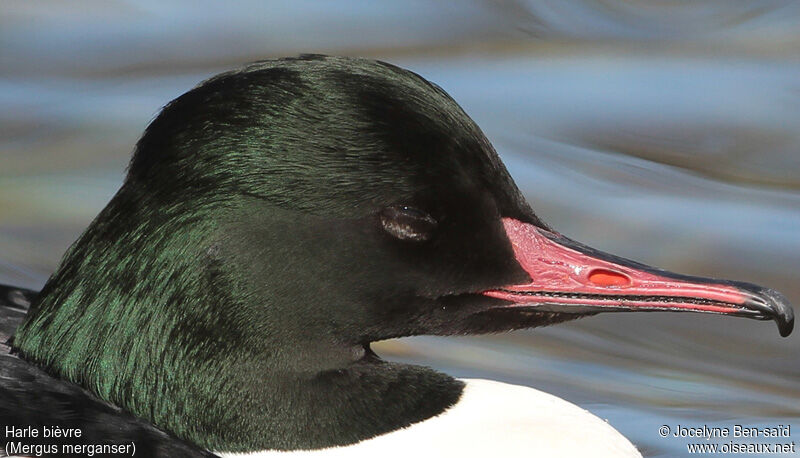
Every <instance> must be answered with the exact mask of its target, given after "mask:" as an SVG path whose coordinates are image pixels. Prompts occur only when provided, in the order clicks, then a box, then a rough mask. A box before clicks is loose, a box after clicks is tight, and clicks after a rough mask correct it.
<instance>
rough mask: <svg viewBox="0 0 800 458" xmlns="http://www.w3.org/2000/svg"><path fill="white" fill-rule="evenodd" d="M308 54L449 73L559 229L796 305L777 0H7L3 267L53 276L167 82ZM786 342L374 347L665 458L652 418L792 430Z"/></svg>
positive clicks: (759, 331)
mask: <svg viewBox="0 0 800 458" xmlns="http://www.w3.org/2000/svg"><path fill="white" fill-rule="evenodd" d="M300 52H322V53H328V54H343V55H358V56H367V57H375V58H380V59H384V60H388V61H390V62H393V63H395V64H398V65H401V66H403V67H406V68H410V69H412V70H414V71H416V72H418V73H420V74H422V75H423V76H425V77H426V78H428V79H430V80H432V81H434V82H436V83H437V84H439V85H440V86H442V87H443V88H444V89H445V90H447V91H448V92H449V93H450V94H451V95H453V97H454V98H455V99H456V100H457V101H459V103H461V104H462V106H463V107H464V108H465V109H466V111H467V112H468V113H469V114H470V115H471V116H473V117H474V118H475V120H476V121H477V122H478V123H479V125H481V126H482V128H483V129H484V131H485V132H486V134H487V136H488V137H489V138H490V139H491V140H492V142H493V143H494V145H495V146H496V147H497V149H498V151H499V152H500V154H501V156H502V157H503V159H504V160H505V162H506V164H507V165H508V167H509V169H510V171H511V173H512V175H513V176H514V177H515V179H516V180H517V183H518V184H519V185H520V187H521V188H522V189H523V191H524V192H525V193H526V195H527V197H528V199H529V200H530V201H531V203H532V204H533V206H534V209H535V210H536V211H537V213H538V214H539V215H540V216H541V217H542V218H543V219H544V220H545V221H547V222H548V223H550V224H551V225H552V226H553V227H555V228H557V229H558V230H559V231H561V232H562V233H564V234H567V235H569V236H570V237H572V238H575V239H578V240H581V241H583V242H585V243H587V244H589V245H592V246H595V247H597V248H600V249H602V250H604V251H610V252H614V253H616V254H619V255H622V256H626V257H630V258H634V259H637V260H640V261H643V262H646V263H648V264H653V265H658V266H661V267H664V268H668V269H670V270H676V271H681V272H686V273H691V274H697V275H705V276H717V277H727V278H738V279H744V280H749V281H752V282H757V283H761V284H764V285H766V286H770V287H773V288H777V289H779V290H781V291H783V292H784V293H785V294H786V295H787V296H788V297H789V298H790V299H791V300H793V302H794V303H795V304H800V281H798V272H800V3H798V2H793V1H788V0H787V1H778V0H775V1H767V0H764V1H754V0H749V1H744V0H743V1H736V0H718V1H712V0H705V1H703V0H697V1H693V2H685V1H679V0H648V1H645V0H636V1H622V0H616V1H615V0H564V1H559V2H549V1H543V0H542V1H535V0H529V1H511V0H495V1H463V2H429V1H421V0H412V1H408V0H406V1H397V2H356V1H342V2H314V1H310V0H306V1H293V2H262V1H255V0H252V1H242V2H227V3H225V2H210V1H192V2H188V1H186V2H161V1H158V2H156V1H122V0H118V1H102V2H101V1H96V0H82V1H78V2H56V1H39V2H28V1H24V0H5V1H4V2H3V4H2V6H0V106H2V110H0V282H4V283H15V284H19V285H23V286H28V287H33V288H38V287H40V286H41V285H42V284H43V283H44V281H45V280H46V278H47V276H48V275H49V273H50V272H52V271H53V269H54V268H55V266H56V265H57V263H58V260H59V258H60V256H61V254H62V253H63V252H64V250H65V249H66V248H67V246H68V245H69V244H70V243H71V242H72V241H73V240H74V239H75V238H76V237H77V236H78V235H79V234H80V232H81V231H82V230H83V228H84V227H85V226H86V225H87V224H88V223H89V221H91V219H92V218H93V217H94V215H95V214H96V213H97V212H98V211H99V210H100V209H101V208H102V207H103V205H104V204H105V202H106V201H107V200H108V199H109V198H110V197H111V195H113V193H114V192H115V191H116V189H117V187H118V186H119V184H120V182H121V180H122V177H123V172H124V167H125V165H126V162H127V160H128V156H129V154H130V151H131V149H132V147H133V144H134V143H135V141H136V139H137V137H138V135H139V134H140V133H141V131H142V130H143V128H144V127H145V126H146V124H147V123H148V122H149V120H150V119H152V117H153V116H154V115H155V114H156V113H157V112H158V110H159V108H160V107H161V106H163V105H164V104H165V103H166V102H167V101H169V100H170V99H172V98H174V97H176V96H178V95H179V94H181V93H183V92H185V91H186V90H188V89H189V88H191V87H192V86H193V85H195V84H196V83H197V82H199V81H200V80H202V79H204V78H206V77H208V76H211V75H213V74H214V73H217V72H219V71H222V70H225V69H228V68H230V67H233V66H237V65H240V64H242V63H244V62H247V61H251V60H256V59H260V58H265V57H271V56H282V55H293V54H297V53H300ZM798 343H800V337H798V335H797V334H796V335H793V336H792V337H790V338H788V339H780V338H779V337H778V334H777V331H776V329H775V328H774V326H773V325H772V324H770V323H759V322H754V321H749V320H737V319H724V318H719V317H707V316H697V315H685V314H638V315H637V314H630V315H626V314H610V315H606V316H599V317H593V318H589V319H586V320H580V321H578V322H574V323H568V324H564V325H560V326H557V327H553V328H545V329H539V330H532V331H527V332H517V333H512V334H507V335H501V336H485V337H470V338H447V339H441V338H429V337H424V338H414V339H403V340H399V341H393V342H386V343H381V344H378V345H376V348H377V349H378V352H379V353H380V354H383V355H385V356H386V357H389V358H392V359H397V360H404V361H412V362H416V363H421V364H427V365H431V366H434V367H437V368H440V369H442V370H445V371H447V372H449V373H451V374H454V375H458V376H464V377H486V378H492V379H497V380H504V381H509V382H512V383H518V384H524V385H530V386H534V387H537V388H540V389H543V390H545V391H548V392H551V393H554V394H556V395H558V396H560V397H563V398H565V399H568V400H570V401H573V402H576V403H578V404H580V405H582V406H584V407H586V408H588V409H590V410H592V411H593V412H595V413H597V414H598V415H600V416H602V417H603V418H607V419H608V420H609V421H610V422H611V424H612V425H614V426H615V427H616V428H618V429H619V430H620V431H622V433H623V434H625V435H626V436H628V437H629V438H631V440H632V441H633V442H634V443H636V444H637V445H638V446H639V447H640V448H641V449H642V450H643V451H644V452H645V453H646V454H647V455H654V456H680V455H685V454H686V448H685V443H686V442H685V441H683V440H679V439H674V438H667V439H663V438H660V437H659V436H658V434H657V428H658V427H659V426H660V425H663V424H667V425H675V424H683V425H689V426H702V425H703V424H706V425H709V426H730V425H733V424H737V423H738V424H744V425H748V426H762V427H763V426H770V425H773V426H774V425H778V424H792V425H793V426H796V428H797V431H796V432H794V433H793V434H794V435H795V436H796V435H800V422H798V419H800V385H799V384H798V381H800V354H799V353H798V352H797V350H796V349H797V348H798ZM796 439H797V438H796V437H793V438H792V440H796ZM762 440H763V439H762Z"/></svg>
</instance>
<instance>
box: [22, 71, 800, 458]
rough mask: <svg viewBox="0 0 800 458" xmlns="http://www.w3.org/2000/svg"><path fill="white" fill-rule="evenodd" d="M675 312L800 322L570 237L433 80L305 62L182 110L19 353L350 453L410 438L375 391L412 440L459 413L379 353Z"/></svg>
mask: <svg viewBox="0 0 800 458" xmlns="http://www.w3.org/2000/svg"><path fill="white" fill-rule="evenodd" d="M554 192H557V190H554ZM661 310H664V311H693V312H701V313H717V314H725V315H732V316H743V317H749V318H756V319H770V320H774V321H776V322H777V323H778V327H779V330H780V333H781V335H784V336H785V335H788V334H789V332H791V329H792V324H793V317H792V310H791V308H790V307H789V305H788V304H787V302H786V300H785V298H783V297H782V296H781V295H780V294H779V293H777V292H775V291H772V290H769V289H765V288H761V287H758V286H755V285H751V284H746V283H740V282H731V281H720V280H710V279H703V278H697V277H688V276H683V275H677V274H672V273H668V272H665V271H661V270H657V269H653V268H650V267H647V266H644V265H641V264H638V263H635V262H633V261H628V260H625V259H622V258H618V257H615V256H612V255H608V254H605V253H602V252H599V251H596V250H593V249H591V248H588V247H586V246H583V245H581V244H579V243H576V242H573V241H571V240H569V239H567V238H566V237H564V236H562V235H559V234H558V233H556V232H554V231H553V230H552V229H550V228H548V227H547V226H546V225H545V224H544V223H543V222H542V221H540V220H539V218H538V217H537V216H536V215H535V214H534V212H533V210H532V209H531V207H530V206H529V205H528V203H527V202H526V201H525V199H524V198H523V197H522V195H521V193H520V191H519V190H518V189H517V187H516V185H515V184H514V182H513V180H512V179H511V177H510V176H509V174H508V172H507V171H506V169H505V167H504V166H503V164H502V162H501V161H500V159H499V158H498V156H497V154H496V152H495V151H494V149H493V147H492V145H491V144H490V143H489V141H488V140H487V139H486V137H485V136H484V135H483V133H482V132H481V131H480V129H479V128H478V126H477V125H476V124H475V123H474V122H473V121H472V120H471V119H470V118H469V117H468V116H467V115H466V114H465V113H464V112H463V110H462V109H461V108H460V107H459V106H458V105H457V104H456V103H455V102H454V101H453V100H452V99H451V98H450V97H449V96H448V95H447V94H446V93H445V92H444V91H443V90H442V89H441V88H439V87H438V86H436V85H434V84H432V83H430V82H428V81H426V80H424V79H423V78H421V77H419V76H418V75H416V74H414V73H411V72H409V71H406V70H402V69H400V68H397V67H395V66H392V65H389V64H385V63H382V62H375V61H370V60H364V59H350V58H333V57H323V56H303V57H300V58H294V59H279V60H270V61H265V62H259V63H255V64H253V65H250V66H248V67H245V68H243V69H240V70H237V71H233V72H230V73H225V74H221V75H219V76H216V77H214V78H212V79H210V80H208V81H206V82H204V83H203V84H201V85H200V86H198V87H196V88H194V89H193V90H191V91H189V92H187V93H186V94H184V95H182V96H180V97H178V98H177V99H175V100H174V101H172V102H171V103H170V104H168V105H167V106H166V107H165V108H164V110H163V111H162V112H161V114H160V115H159V116H158V117H157V118H156V119H155V120H154V121H153V122H152V123H151V125H150V126H149V127H148V128H147V130H146V131H145V133H144V135H143V137H142V138H141V140H140V141H139V143H138V144H137V147H136V150H135V153H134V157H133V159H132V161H131V164H130V168H129V171H128V175H127V178H126V180H125V182H124V184H123V186H122V188H121V189H120V190H119V192H118V193H117V195H116V196H115V197H114V198H113V200H112V201H111V202H110V203H109V204H108V206H107V207H106V208H105V209H104V210H103V211H102V212H101V213H100V215H99V216H98V217H97V219H95V221H94V222H92V224H91V226H90V227H89V228H88V229H87V231H86V232H85V233H84V234H83V235H82V236H81V238H80V239H79V240H78V241H77V242H76V243H75V244H74V245H73V246H72V247H71V248H70V250H69V252H68V253H67V255H66V256H65V258H64V260H63V261H62V263H61V266H60V267H59V269H58V271H57V272H56V273H55V274H54V275H53V276H52V277H51V279H50V280H49V281H48V283H47V285H46V286H45V288H44V290H43V291H42V293H41V295H40V298H39V299H38V300H37V302H36V303H35V304H34V306H33V308H32V310H31V312H30V314H29V316H28V318H27V319H26V322H25V323H24V324H23V326H22V327H21V328H20V329H19V331H18V333H17V335H16V337H15V342H14V345H15V347H16V348H17V349H18V350H19V351H20V353H21V354H22V355H23V356H24V357H25V358H27V359H29V360H32V361H34V362H37V363H39V364H41V365H44V366H45V367H47V368H48V369H49V370H50V371H51V372H53V373H55V374H58V375H59V376H61V377H63V378H66V379H68V380H72V381H75V382H77V383H79V384H81V385H83V386H85V387H87V388H89V389H91V390H92V391H94V392H95V393H97V394H98V395H99V396H100V397H102V398H103V399H106V400H109V401H111V402H114V403H116V404H118V405H121V406H123V407H124V408H126V409H128V410H130V411H131V412H133V413H134V414H136V415H138V416H141V417H144V418H147V419H149V420H150V421H152V422H154V423H155V424H156V425H159V426H161V427H162V428H164V429H167V430H169V431H171V432H173V433H174V434H176V435H178V436H179V437H183V438H187V439H189V440H192V441H194V442H196V443H199V444H201V445H204V446H207V447H209V448H216V449H228V450H249V449H253V448H254V447H256V448H257V447H262V448H269V447H275V448H303V447H316V446H324V445H336V444H337V441H338V442H341V438H342V437H343V434H342V433H341V432H339V433H337V434H336V435H334V434H333V433H331V432H326V431H328V430H331V431H339V430H342V431H346V433H347V434H344V436H345V439H344V442H347V441H350V442H352V441H355V440H359V439H363V438H364V437H369V435H374V434H379V433H380V432H382V431H386V430H389V429H390V428H393V427H395V426H396V424H395V423H392V422H391V421H390V422H389V423H385V420H383V418H384V417H387V416H389V415H384V416H383V417H381V418H377V419H376V418H372V417H369V414H368V413H364V412H361V411H360V410H359V409H360V407H359V405H360V404H359V403H363V404H364V405H366V406H369V405H370V404H369V400H370V399H372V398H371V397H370V396H372V397H375V399H379V398H380V399H384V404H387V402H388V404H389V406H390V407H388V408H389V410H390V412H391V414H392V415H394V416H395V417H396V418H397V419H399V420H398V421H399V422H401V423H403V422H404V423H405V424H408V423H409V422H411V421H416V420H418V419H420V418H426V416H430V415H432V414H435V413H436V412H440V411H441V410H442V409H443V408H445V407H446V406H447V405H449V404H450V403H452V402H454V398H453V396H451V395H450V394H449V393H451V391H452V388H453V387H455V386H457V383H456V382H454V381H452V379H450V378H448V377H446V376H441V377H439V375H433V374H435V373H433V371H430V370H423V369H421V368H416V369H409V368H408V367H407V366H403V368H402V370H400V369H398V368H399V367H400V366H398V365H389V364H386V363H383V362H381V361H380V360H379V359H377V357H376V356H375V355H374V354H373V353H372V352H371V351H370V350H369V344H370V342H373V341H376V340H382V339H388V338H393V337H399V336H409V335H419V334H434V335H451V334H474V333H486V332H498V331H505V330H511V329H520V328H528V327H535V326H542V325H548V324H553V323H558V322H562V321H566V320H570V319H575V318H578V317H581V316H586V315H593V314H596V313H599V312H605V311H661ZM362 366H363V367H362ZM412 367H413V366H412ZM378 368H381V369H380V370H379V369H378ZM384 369H385V370H387V371H388V370H389V369H391V371H395V372H396V373H397V374H401V373H402V374H404V375H403V377H406V378H403V379H402V380H404V381H405V382H404V383H405V384H406V385H408V384H411V385H414V384H416V386H415V387H414V390H422V389H423V388H424V389H426V390H428V391H426V393H428V394H427V395H426V396H427V397H425V399H426V402H428V403H429V405H428V404H425V405H424V406H423V404H419V403H418V404H417V405H416V407H413V408H412V406H410V405H409V404H410V401H408V400H410V399H417V398H415V397H414V396H415V395H412V394H409V393H411V392H412V391H413V390H412V388H409V387H403V386H404V385H403V384H402V383H400V384H399V385H396V386H395V385H393V388H391V389H390V388H388V387H387V386H384V385H381V383H383V382H385V381H386V380H390V379H391V380H396V378H391V377H394V376H390V375H388V373H386V374H384V372H381V371H384ZM403 371H406V372H403ZM342 374H346V375H342ZM365 374H366V375H365ZM393 374H394V372H393ZM397 374H395V375H397ZM409 374H412V375H413V376H412V375H409ZM214 377H218V378H219V380H216V379H213V378H214ZM337 377H345V379H344V381H343V380H340V379H339V378H337ZM371 377H372V378H371ZM398 377H399V376H398ZM437 377H439V378H437ZM359 381H360V382H359ZM366 381H369V383H370V384H371V386H373V388H374V389H373V388H370V387H366V388H364V390H366V391H365V392H362V391H358V393H359V394H358V396H350V395H347V396H345V395H343V396H344V397H341V398H336V399H337V400H336V401H332V402H334V403H335V406H331V407H330V409H331V411H332V412H331V413H330V415H331V416H330V418H329V419H328V420H329V421H327V423H325V426H323V427H320V429H319V430H318V431H314V432H312V433H308V434H306V436H305V439H295V438H293V437H291V436H292V435H291V434H289V433H287V432H286V431H284V430H283V429H282V428H290V429H291V428H295V429H298V428H299V429H302V425H303V424H307V422H309V421H311V420H309V419H308V418H306V419H300V420H297V419H292V418H288V419H287V416H289V415H288V414H287V413H286V412H285V411H284V410H285V409H284V407H285V403H286V402H291V403H294V405H297V404H302V403H304V402H309V403H311V402H313V403H316V405H317V406H319V411H320V412H322V413H324V411H325V409H326V407H325V406H326V402H327V401H329V400H330V399H328V397H326V396H333V395H330V394H325V395H324V396H323V395H320V397H315V396H314V395H311V396H309V397H308V399H303V398H302V395H301V394H297V393H295V391H294V390H295V389H296V387H297V386H299V385H302V384H303V383H307V384H310V385H312V386H318V385H320V384H321V385H324V384H326V383H328V384H334V385H335V386H337V387H340V388H341V387H344V386H347V387H351V388H349V389H353V390H355V389H356V388H354V387H355V386H356V384H357V383H361V382H363V383H366ZM336 384H338V385H336ZM321 385H320V386H321ZM420 387H422V388H420ZM362 388H363V387H362ZM341 390H342V392H345V393H347V392H348V391H347V390H346V389H344V388H341ZM393 390H394V391H393ZM406 390H411V391H408V392H407V391H406ZM455 391H456V398H455V399H457V390H455ZM312 392H313V391H312ZM413 392H414V393H416V391H413ZM392 393H394V394H392ZM430 393H434V395H431V394H430ZM393 396H394V397H393ZM420 397H421V395H420ZM356 398H358V399H356ZM386 399H389V401H386ZM351 403H352V404H353V405H351ZM282 409H283V410H282ZM335 409H339V412H338V413H337V412H334V410H335ZM348 409H349V410H348ZM414 409H416V410H414ZM350 410H352V411H353V412H354V413H352V415H351V414H350V413H349V412H350ZM199 412H205V414H204V415H205V416H207V417H208V418H210V419H213V420H214V421H211V420H205V419H203V420H196V418H197V417H198V416H201V415H197V414H198V413H199ZM359 412H360V413H359ZM322 413H321V414H320V415H322ZM384 413H385V412H384ZM190 414H191V415H190ZM259 415H260V416H259ZM359 415H360V416H359ZM181 417H186V418H188V417H191V418H194V419H195V420H193V421H192V422H189V421H187V420H185V419H181ZM263 417H269V418H266V419H265V418H263ZM289 417H290V416H289ZM351 417H352V418H351ZM365 417H366V418H367V419H365ZM325 418H328V417H325ZM304 421H305V422H306V423H304ZM225 422H227V424H226V425H224V426H222V425H221V424H222V423H225ZM293 422H294V423H293ZM348 422H349V423H348ZM382 422H383V423H382ZM338 423H346V424H349V425H351V427H350V428H349V429H348V428H347V425H344V426H341V425H339V424H338ZM254 424H255V426H254ZM286 425H288V426H286ZM352 425H357V426H358V427H357V428H354V427H352ZM326 428H327V429H326ZM354 430H355V432H353V431H354ZM331 437H336V439H331Z"/></svg>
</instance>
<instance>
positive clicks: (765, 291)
mask: <svg viewBox="0 0 800 458" xmlns="http://www.w3.org/2000/svg"><path fill="white" fill-rule="evenodd" d="M744 306H745V307H747V308H749V309H751V310H756V311H758V312H760V315H761V316H760V317H759V318H761V319H763V320H773V321H775V324H777V325H778V332H779V333H780V335H781V337H786V336H788V335H789V334H791V333H792V330H793V329H794V310H792V306H791V305H789V300H788V299H786V296H784V295H783V294H781V293H779V292H777V291H775V290H774V289H769V288H762V287H758V290H757V292H755V294H753V295H751V296H750V297H749V298H748V299H747V300H746V301H745V303H744Z"/></svg>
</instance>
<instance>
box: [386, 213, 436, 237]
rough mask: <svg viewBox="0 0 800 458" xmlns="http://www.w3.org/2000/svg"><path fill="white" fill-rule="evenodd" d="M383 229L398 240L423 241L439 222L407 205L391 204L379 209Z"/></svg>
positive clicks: (431, 235) (430, 234) (431, 234)
mask: <svg viewBox="0 0 800 458" xmlns="http://www.w3.org/2000/svg"><path fill="white" fill-rule="evenodd" d="M380 216H381V224H382V225H383V229H384V230H385V231H386V232H388V233H389V234H391V235H392V236H393V237H396V238H398V239H400V240H408V241H412V242H424V241H426V240H430V239H431V238H432V237H433V233H434V231H435V230H436V226H437V225H438V224H439V223H437V222H436V220H435V219H433V218H432V217H431V215H429V214H427V213H425V212H424V211H422V210H418V209H416V208H414V207H409V206H407V205H391V206H389V207H386V208H384V209H383V210H382V211H381V215H380Z"/></svg>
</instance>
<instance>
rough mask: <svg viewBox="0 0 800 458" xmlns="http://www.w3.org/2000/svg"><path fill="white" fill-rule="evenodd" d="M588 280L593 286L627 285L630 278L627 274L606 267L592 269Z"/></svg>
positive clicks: (629, 282)
mask: <svg viewBox="0 0 800 458" xmlns="http://www.w3.org/2000/svg"><path fill="white" fill-rule="evenodd" d="M589 281H590V282H592V284H594V285H595V286H628V285H630V284H631V279H630V277H628V276H627V275H625V274H623V273H620V272H614V271H613V270H608V269H594V270H593V271H591V272H589Z"/></svg>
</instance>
